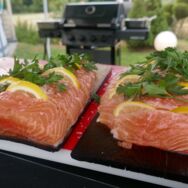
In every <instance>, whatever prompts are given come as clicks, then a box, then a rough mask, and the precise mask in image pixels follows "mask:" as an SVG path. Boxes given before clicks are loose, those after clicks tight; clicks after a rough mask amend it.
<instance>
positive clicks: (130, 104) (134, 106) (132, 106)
mask: <svg viewBox="0 0 188 188" xmlns="http://www.w3.org/2000/svg"><path fill="white" fill-rule="evenodd" d="M124 108H128V109H129V111H135V110H138V109H150V110H154V109H155V108H154V107H152V106H150V105H148V104H145V103H143V102H137V101H126V102H122V103H120V104H119V105H118V106H117V107H116V108H115V109H114V112H113V114H114V116H116V117H117V116H119V114H120V112H121V111H122V110H123V109H124Z"/></svg>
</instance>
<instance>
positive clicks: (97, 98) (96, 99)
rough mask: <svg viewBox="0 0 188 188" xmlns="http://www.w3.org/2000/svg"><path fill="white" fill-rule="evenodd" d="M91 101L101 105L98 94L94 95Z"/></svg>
mask: <svg viewBox="0 0 188 188" xmlns="http://www.w3.org/2000/svg"><path fill="white" fill-rule="evenodd" d="M91 99H93V100H94V101H95V102H96V103H97V104H99V103H100V96H99V95H97V94H96V93H93V94H92V95H91Z"/></svg>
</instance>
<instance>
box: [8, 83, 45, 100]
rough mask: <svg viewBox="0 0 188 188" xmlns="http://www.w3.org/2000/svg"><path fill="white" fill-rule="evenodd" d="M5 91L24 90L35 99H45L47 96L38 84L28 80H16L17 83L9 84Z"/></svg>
mask: <svg viewBox="0 0 188 188" xmlns="http://www.w3.org/2000/svg"><path fill="white" fill-rule="evenodd" d="M6 91H11V92H14V91H25V92H28V93H30V94H32V95H33V96H35V97H36V98H37V99H43V100H47V98H48V96H47V95H46V94H45V92H44V91H43V90H42V89H41V88H40V87H39V86H38V85H36V84H33V83H32V82H28V81H18V82H17V83H14V84H11V85H10V86H8V88H7V89H6Z"/></svg>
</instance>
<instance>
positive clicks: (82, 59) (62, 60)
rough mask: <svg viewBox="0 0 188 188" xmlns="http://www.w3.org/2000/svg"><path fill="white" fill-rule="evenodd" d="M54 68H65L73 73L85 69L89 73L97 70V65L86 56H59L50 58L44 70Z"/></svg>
mask: <svg viewBox="0 0 188 188" xmlns="http://www.w3.org/2000/svg"><path fill="white" fill-rule="evenodd" d="M54 67H65V68H67V69H69V70H70V71H72V72H73V71H75V70H77V69H79V68H80V67H83V68H84V69H85V70H87V71H92V70H97V67H96V65H95V63H94V62H93V61H91V59H90V58H89V56H88V55H85V54H80V55H79V54H72V55H64V54H60V55H57V56H56V57H52V58H50V60H49V63H48V64H46V65H45V66H44V70H48V69H51V68H54Z"/></svg>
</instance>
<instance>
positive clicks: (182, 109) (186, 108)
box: [171, 106, 188, 114]
mask: <svg viewBox="0 0 188 188" xmlns="http://www.w3.org/2000/svg"><path fill="white" fill-rule="evenodd" d="M171 112H175V113H181V114H187V113H188V106H180V107H177V108H174V109H172V110H171Z"/></svg>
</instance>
